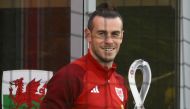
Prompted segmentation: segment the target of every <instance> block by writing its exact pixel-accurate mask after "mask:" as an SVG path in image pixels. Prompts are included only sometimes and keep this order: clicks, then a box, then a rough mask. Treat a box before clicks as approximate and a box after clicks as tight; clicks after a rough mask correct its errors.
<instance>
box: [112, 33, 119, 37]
mask: <svg viewBox="0 0 190 109" xmlns="http://www.w3.org/2000/svg"><path fill="white" fill-rule="evenodd" d="M112 37H116V38H117V37H120V34H119V33H113V34H112Z"/></svg>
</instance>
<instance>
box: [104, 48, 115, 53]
mask: <svg viewBox="0 0 190 109" xmlns="http://www.w3.org/2000/svg"><path fill="white" fill-rule="evenodd" d="M103 49H104V51H106V52H111V51H113V50H114V49H115V48H103Z"/></svg>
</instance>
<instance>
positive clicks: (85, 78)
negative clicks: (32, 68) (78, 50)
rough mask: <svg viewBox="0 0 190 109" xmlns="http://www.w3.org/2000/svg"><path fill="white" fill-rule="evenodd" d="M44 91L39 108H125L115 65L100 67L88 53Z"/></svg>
mask: <svg viewBox="0 0 190 109" xmlns="http://www.w3.org/2000/svg"><path fill="white" fill-rule="evenodd" d="M47 88H48V91H47V94H46V96H45V98H44V100H43V102H42V103H41V107H40V109H126V104H127V100H128V92H127V88H126V86H125V84H124V79H123V77H121V76H120V75H119V74H117V73H116V66H115V65H113V67H112V68H110V69H106V68H103V67H102V66H101V65H100V64H99V63H98V62H97V61H96V60H95V59H94V58H93V57H92V56H91V54H90V53H88V54H87V55H86V56H83V57H82V58H80V59H78V60H76V61H74V62H72V63H71V64H69V65H67V66H65V67H63V68H62V69H61V70H59V71H58V72H57V73H56V74H55V75H54V76H53V77H52V79H51V80H50V81H49V83H48V87H47Z"/></svg>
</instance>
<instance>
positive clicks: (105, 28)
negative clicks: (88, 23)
mask: <svg viewBox="0 0 190 109" xmlns="http://www.w3.org/2000/svg"><path fill="white" fill-rule="evenodd" d="M122 27H123V24H122V21H121V19H120V18H119V17H116V18H104V17H101V16H96V17H95V18H94V19H93V27H92V29H91V30H88V31H86V36H87V40H88V42H89V44H90V52H91V54H92V56H93V57H94V58H95V59H97V60H98V61H99V62H100V63H101V64H104V63H113V61H114V59H115V56H116V55H117V53H118V51H119V48H120V44H121V42H122V38H123V30H122Z"/></svg>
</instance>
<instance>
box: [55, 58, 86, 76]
mask: <svg viewBox="0 0 190 109" xmlns="http://www.w3.org/2000/svg"><path fill="white" fill-rule="evenodd" d="M85 72H86V71H85V62H84V59H83V58H79V59H77V60H75V61H73V62H71V63H69V64H67V65H65V66H63V67H62V68H61V69H60V70H58V72H57V73H56V74H58V75H68V76H69V75H70V76H77V75H83V74H84V73H85Z"/></svg>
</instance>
